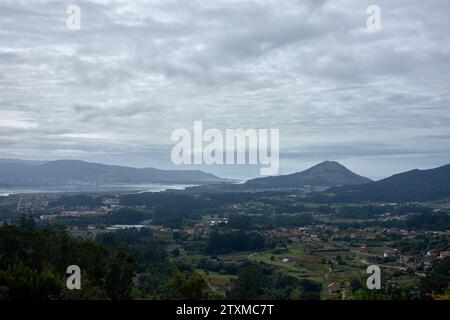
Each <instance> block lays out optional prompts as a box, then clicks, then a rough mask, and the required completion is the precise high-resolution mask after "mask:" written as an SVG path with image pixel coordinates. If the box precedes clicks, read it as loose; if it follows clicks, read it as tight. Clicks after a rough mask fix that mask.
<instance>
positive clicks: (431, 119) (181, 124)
mask: <svg viewBox="0 0 450 320" xmlns="http://www.w3.org/2000/svg"><path fill="white" fill-rule="evenodd" d="M71 4H72V2H71V1H61V2H55V1H47V0H39V1H33V2H29V3H27V2H21V1H20V2H19V1H2V2H1V3H0V18H1V19H0V28H1V30H2V32H1V33H0V104H1V106H2V108H1V109H0V134H1V135H0V137H1V138H0V158H20V159H36V160H44V159H45V160H48V159H50V160H56V159H79V160H84V161H90V162H99V163H106V164H116V165H126V166H133V167H156V168H160V169H198V170H202V171H205V172H211V173H213V174H216V175H218V176H221V177H225V178H239V179H249V178H253V177H256V176H258V175H259V172H258V167H257V166H237V165H234V166H205V165H198V166H174V165H173V164H172V163H171V160H170V150H171V147H172V146H173V143H172V142H171V141H170V135H171V132H173V130H175V129H178V128H186V129H188V130H192V127H193V122H194V121H196V120H202V121H203V122H204V124H205V127H209V128H217V129H219V130H225V129H227V128H278V129H279V130H280V171H279V172H278V174H286V173H292V172H297V171H301V170H304V169H306V168H308V167H310V166H312V165H314V164H317V163H319V162H321V161H323V160H335V161H338V162H340V163H342V164H343V165H345V166H346V167H348V168H349V169H350V170H352V171H354V172H355V173H357V174H360V175H362V176H366V177H369V178H371V179H375V180H378V179H381V178H385V177H388V176H390V175H392V174H395V173H399V172H403V171H407V170H411V169H416V168H417V169H428V168H433V167H438V166H441V165H444V164H447V163H449V162H450V161H449V159H450V126H449V125H448V124H449V123H450V112H449V107H450V58H449V57H450V35H449V34H448V30H450V20H449V19H448V12H449V11H450V2H446V1H438V0H432V1H427V2H426V3H424V2H422V1H418V0H414V1H411V0H409V1H407V0H398V1H395V2H393V1H387V0H381V1H377V3H376V5H378V6H379V7H380V8H381V29H380V30H377V31H370V30H368V29H367V26H366V21H367V18H368V14H367V12H366V9H367V8H368V6H369V5H372V4H373V3H372V1H366V0H363V1H358V0H340V1H326V0H320V1H315V0H306V1H298V0H282V1H225V0H214V1H208V2H202V1H182V0H180V1H179V0H170V1H166V0H150V1H133V2H131V3H128V2H126V1H121V0H111V1H105V0H92V1H81V2H76V3H74V4H76V5H78V6H79V7H80V10H81V25H80V26H81V28H80V29H79V30H69V29H68V28H67V25H66V20H67V18H68V14H67V12H66V10H67V7H68V6H69V5H71Z"/></svg>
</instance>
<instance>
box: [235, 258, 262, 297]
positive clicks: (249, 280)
mask: <svg viewBox="0 0 450 320" xmlns="http://www.w3.org/2000/svg"><path fill="white" fill-rule="evenodd" d="M263 283H264V274H263V273H262V270H261V269H260V268H259V267H258V266H257V265H250V266H248V267H245V268H244V269H242V270H241V271H240V272H239V274H238V278H237V279H236V280H235V281H234V282H233V283H232V287H231V290H230V292H229V293H228V295H229V297H230V298H232V299H244V300H245V299H246V300H252V299H257V298H258V296H259V295H260V294H261V293H262V286H263Z"/></svg>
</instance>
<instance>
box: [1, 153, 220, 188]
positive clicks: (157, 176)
mask: <svg viewBox="0 0 450 320" xmlns="http://www.w3.org/2000/svg"><path fill="white" fill-rule="evenodd" d="M226 181H227V180H226V179H222V178H219V177H217V176H215V175H212V174H209V173H205V172H202V171H197V170H159V169H155V168H144V169H137V168H131V167H123V166H113V165H105V164H99V163H90V162H84V161H78V160H58V161H50V162H44V163H35V162H28V161H21V160H16V159H13V160H9V161H7V160H5V159H3V160H1V161H0V186H2V187H43V186H69V185H89V184H90V185H108V184H139V183H162V184H209V183H219V182H226Z"/></svg>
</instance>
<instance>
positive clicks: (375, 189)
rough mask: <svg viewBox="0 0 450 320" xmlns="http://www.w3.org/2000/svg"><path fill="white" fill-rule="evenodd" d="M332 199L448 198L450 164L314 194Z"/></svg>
mask: <svg viewBox="0 0 450 320" xmlns="http://www.w3.org/2000/svg"><path fill="white" fill-rule="evenodd" d="M313 197H314V198H317V199H316V200H325V201H332V202H363V201H373V202H408V201H429V200H436V199H441V198H450V164H448V165H445V166H442V167H438V168H434V169H429V170H417V169H416V170H411V171H407V172H403V173H399V174H396V175H393V176H391V177H389V178H386V179H383V180H379V181H374V182H369V183H366V184H363V185H357V186H345V187H340V188H331V189H329V190H327V191H326V192H325V193H322V194H316V195H314V196H313Z"/></svg>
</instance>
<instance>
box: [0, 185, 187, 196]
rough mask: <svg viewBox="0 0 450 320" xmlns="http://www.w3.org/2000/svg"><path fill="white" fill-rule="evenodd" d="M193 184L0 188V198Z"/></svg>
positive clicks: (150, 189) (180, 187)
mask: <svg viewBox="0 0 450 320" xmlns="http://www.w3.org/2000/svg"><path fill="white" fill-rule="evenodd" d="M194 186H196V185H194V184H163V183H146V184H111V185H86V186H85V185H70V186H51V187H42V188H37V187H30V188H26V187H23V188H0V197H8V196H10V195H14V194H32V193H67V192H73V193H80V192H161V191H166V190H184V189H186V188H188V187H194Z"/></svg>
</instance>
